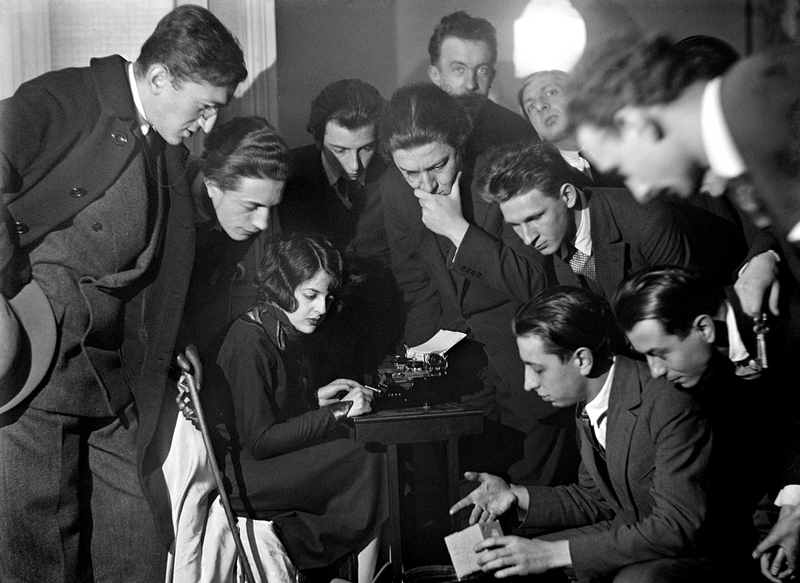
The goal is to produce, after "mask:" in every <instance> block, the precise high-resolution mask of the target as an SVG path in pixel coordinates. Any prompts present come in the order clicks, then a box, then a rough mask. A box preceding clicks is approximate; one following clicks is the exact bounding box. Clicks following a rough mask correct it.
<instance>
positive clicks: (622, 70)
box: [567, 34, 698, 132]
mask: <svg viewBox="0 0 800 583" xmlns="http://www.w3.org/2000/svg"><path fill="white" fill-rule="evenodd" d="M697 80H698V79H697V77H696V75H695V74H694V71H693V69H692V67H691V66H690V64H689V63H687V62H686V61H685V59H684V52H683V51H681V50H680V49H679V48H678V46H677V44H676V43H675V42H674V41H673V40H672V39H671V38H670V37H668V36H665V35H655V36H653V35H648V36H641V35H636V34H626V35H622V36H618V37H614V38H611V39H609V40H608V41H607V42H605V43H603V44H601V45H599V46H597V47H596V48H595V49H594V50H591V51H586V52H585V53H584V54H583V56H582V57H581V59H580V61H578V64H577V65H576V66H575V69H574V70H573V71H572V79H571V81H570V87H569V91H568V93H569V94H570V100H569V103H568V106H567V117H568V119H569V123H570V129H571V130H572V131H574V130H575V129H576V128H577V127H579V126H581V125H585V124H586V125H591V126H594V127H596V128H599V129H602V130H612V131H615V132H616V131H618V129H619V128H618V127H617V122H616V119H615V116H616V114H617V112H618V111H619V110H621V109H622V108H623V107H626V106H649V105H659V104H666V103H671V102H673V101H674V100H675V99H677V98H678V97H679V96H680V95H681V94H682V93H683V91H684V90H685V89H686V88H687V87H688V86H689V85H691V84H692V83H694V82H695V81H697Z"/></svg>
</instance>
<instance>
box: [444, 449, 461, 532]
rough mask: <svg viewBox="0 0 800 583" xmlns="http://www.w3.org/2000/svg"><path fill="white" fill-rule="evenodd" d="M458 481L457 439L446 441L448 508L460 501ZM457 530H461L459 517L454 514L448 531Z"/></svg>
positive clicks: (459, 477)
mask: <svg viewBox="0 0 800 583" xmlns="http://www.w3.org/2000/svg"><path fill="white" fill-rule="evenodd" d="M460 479H461V476H459V475H458V439H448V440H447V488H448V500H449V501H450V506H452V505H453V504H455V503H456V502H458V501H459V500H460V499H461V496H460V491H459V487H458V484H459V481H460ZM448 509H449V508H448ZM459 530H461V528H460V521H459V515H458V514H455V515H453V516H451V517H450V531H451V532H457V531H459Z"/></svg>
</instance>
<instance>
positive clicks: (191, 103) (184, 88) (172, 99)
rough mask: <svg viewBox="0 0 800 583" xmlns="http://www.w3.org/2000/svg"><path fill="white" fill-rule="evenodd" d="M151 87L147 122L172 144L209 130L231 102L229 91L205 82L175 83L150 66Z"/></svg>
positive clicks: (156, 68)
mask: <svg viewBox="0 0 800 583" xmlns="http://www.w3.org/2000/svg"><path fill="white" fill-rule="evenodd" d="M151 72H152V74H151V77H150V78H149V88H150V91H151V93H152V95H151V96H150V99H148V100H147V102H146V104H145V113H146V115H147V121H148V122H150V124H151V125H152V126H153V127H154V128H155V130H156V131H157V132H158V133H159V135H160V136H161V137H162V138H164V141H165V142H167V143H168V144H171V145H173V146H177V145H178V144H181V143H182V142H183V140H185V139H186V138H188V137H190V136H192V134H194V133H195V132H196V131H197V130H199V129H202V130H203V131H204V132H206V133H209V132H210V131H211V128H213V127H214V123H215V122H216V119H217V114H218V113H219V110H220V109H221V108H222V107H224V106H225V104H227V102H228V91H227V89H226V88H224V87H215V86H213V85H210V84H208V83H205V82H201V83H197V82H194V81H188V80H184V81H180V82H177V83H176V82H174V81H173V77H172V76H171V75H169V73H167V72H166V71H163V72H162V73H159V72H158V67H157V66H156V67H153V68H152V69H151Z"/></svg>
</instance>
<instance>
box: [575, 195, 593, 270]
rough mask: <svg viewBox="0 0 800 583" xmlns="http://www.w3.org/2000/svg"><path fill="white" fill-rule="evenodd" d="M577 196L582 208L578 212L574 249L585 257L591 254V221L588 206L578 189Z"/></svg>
mask: <svg viewBox="0 0 800 583" xmlns="http://www.w3.org/2000/svg"><path fill="white" fill-rule="evenodd" d="M578 196H580V199H581V205H582V207H583V208H581V210H580V217H581V220H580V224H579V225H578V229H577V231H576V232H575V243H574V245H575V249H577V250H578V251H580V252H581V253H585V254H586V255H591V254H592V219H591V217H590V216H589V204H591V203H587V201H586V196H585V195H584V194H583V191H582V190H580V189H578Z"/></svg>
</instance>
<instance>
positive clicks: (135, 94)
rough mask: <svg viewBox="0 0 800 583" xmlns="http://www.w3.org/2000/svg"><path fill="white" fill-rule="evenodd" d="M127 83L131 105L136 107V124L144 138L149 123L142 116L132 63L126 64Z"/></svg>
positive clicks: (142, 108)
mask: <svg viewBox="0 0 800 583" xmlns="http://www.w3.org/2000/svg"><path fill="white" fill-rule="evenodd" d="M128 82H129V83H130V86H131V93H132V94H133V104H134V105H135V106H136V123H137V124H139V129H140V130H142V135H143V136H146V135H147V133H148V132H149V131H150V123H149V122H148V121H147V116H145V114H144V106H143V105H142V99H141V97H139V87H138V86H137V85H136V75H134V73H133V63H128Z"/></svg>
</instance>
